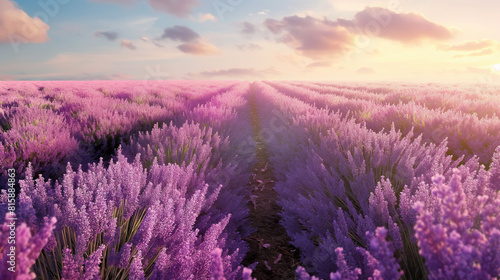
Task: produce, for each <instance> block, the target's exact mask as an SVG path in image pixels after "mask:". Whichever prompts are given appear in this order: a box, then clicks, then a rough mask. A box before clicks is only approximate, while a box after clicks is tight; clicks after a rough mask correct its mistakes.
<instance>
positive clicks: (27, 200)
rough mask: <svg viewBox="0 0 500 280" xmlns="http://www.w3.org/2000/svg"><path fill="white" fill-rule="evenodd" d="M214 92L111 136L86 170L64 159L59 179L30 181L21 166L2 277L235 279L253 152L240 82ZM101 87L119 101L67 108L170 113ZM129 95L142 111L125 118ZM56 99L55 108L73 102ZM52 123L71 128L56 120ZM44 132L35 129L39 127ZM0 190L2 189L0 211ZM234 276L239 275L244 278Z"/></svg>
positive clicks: (145, 114)
mask: <svg viewBox="0 0 500 280" xmlns="http://www.w3.org/2000/svg"><path fill="white" fill-rule="evenodd" d="M214 85H215V87H214V88H213V90H212V91H206V87H205V92H206V93H205V94H198V95H196V94H194V95H191V96H188V97H186V99H191V100H192V101H189V100H184V101H183V103H182V104H181V105H182V106H183V107H182V108H183V110H186V109H188V110H186V111H184V113H181V114H177V118H176V119H175V121H174V122H172V121H171V122H170V123H169V124H165V123H163V122H159V124H157V125H154V126H153V128H152V129H151V130H150V131H148V129H147V128H146V129H144V128H138V127H137V126H135V125H131V126H130V128H131V130H130V131H126V133H125V134H120V135H122V141H121V147H119V148H118V149H117V150H116V153H115V156H114V157H113V159H112V160H111V161H110V162H109V164H107V163H105V162H103V160H102V159H101V161H100V162H99V163H93V164H91V165H89V167H88V170H83V169H82V167H81V166H80V167H78V169H77V170H76V171H74V169H73V168H75V167H77V166H76V165H74V164H73V166H72V165H70V164H69V163H68V164H67V165H65V166H66V171H65V174H64V175H63V176H62V178H60V179H59V180H57V181H56V182H55V183H54V182H53V181H52V180H50V179H49V180H47V179H45V178H44V177H42V176H41V175H40V177H38V178H37V179H33V178H34V177H35V178H36V176H33V175H34V174H33V173H34V168H33V166H34V165H32V164H31V163H28V165H27V166H28V167H27V169H26V179H25V180H21V181H20V186H21V190H20V193H19V200H18V202H17V209H16V214H17V219H18V220H17V222H18V223H19V224H20V223H21V222H22V223H23V224H22V225H21V226H19V227H18V228H17V236H16V256H17V263H16V269H15V270H16V273H15V275H14V274H12V273H10V272H9V271H8V270H7V268H8V267H7V266H8V265H9V264H8V262H7V260H8V259H7V258H8V256H7V254H6V252H7V248H9V247H10V245H8V244H7V242H8V241H7V240H8V238H7V237H8V235H9V234H10V230H9V229H8V223H7V219H5V221H6V223H5V224H4V225H3V228H2V236H1V240H0V242H1V246H0V251H1V252H2V258H3V259H2V262H1V264H0V271H1V272H2V279H12V278H16V277H17V278H16V279H33V277H35V275H36V276H37V277H38V278H40V279H101V278H106V279H126V278H127V277H129V278H130V279H145V278H148V279H205V278H208V277H210V276H211V275H212V276H213V275H225V277H226V278H227V279H232V278H235V277H241V275H242V274H241V268H240V266H239V265H240V263H241V260H242V259H243V257H244V255H245V253H246V251H247V246H246V243H244V242H243V241H242V237H243V236H245V235H247V234H248V233H249V232H251V230H252V229H251V228H250V227H249V226H248V225H247V224H246V220H245V219H246V217H247V216H248V208H247V206H246V205H247V198H248V195H249V193H248V190H247V189H246V184H247V181H248V178H249V176H250V169H251V168H250V167H251V166H252V163H253V158H254V152H255V145H254V143H253V142H252V140H251V134H250V132H251V129H250V123H249V111H248V110H249V108H248V106H247V103H248V98H247V93H248V88H249V84H248V83H238V84H235V83H232V84H231V83H214ZM164 86H165V87H167V86H170V85H164ZM76 88H77V86H75V89H76ZM103 88H106V89H108V90H110V89H113V90H115V93H109V95H111V96H112V97H111V98H116V95H115V94H120V96H122V97H123V96H125V95H127V96H128V97H127V98H126V100H125V102H121V101H119V100H118V101H117V102H115V103H113V102H112V101H107V100H106V99H105V98H103V97H102V94H99V93H98V94H97V96H94V98H97V100H94V101H88V99H82V100H80V101H81V103H75V104H76V106H84V105H85V102H91V103H92V104H87V105H89V107H84V108H85V109H83V110H82V111H79V112H80V113H81V114H86V115H92V112H95V113H96V114H99V112H100V111H99V109H95V111H94V110H92V109H91V106H98V105H99V104H108V102H109V103H113V104H109V105H108V106H110V107H111V108H109V107H108V108H107V110H109V111H112V112H113V113H116V110H118V108H120V107H121V106H126V105H127V103H129V104H130V103H132V105H131V107H130V108H129V110H127V111H126V112H130V111H132V113H136V114H137V116H141V117H145V118H151V117H152V116H153V115H154V113H153V112H152V111H154V110H152V109H158V110H157V111H158V112H162V111H163V112H164V113H166V114H170V116H171V114H172V110H171V107H167V106H164V107H162V106H160V108H154V105H152V104H151V102H154V100H155V99H157V101H160V100H162V101H161V102H172V101H169V100H168V98H167V97H166V96H163V97H160V96H158V97H157V98H152V97H151V93H148V92H145V93H144V95H141V94H140V93H137V91H136V89H130V88H129V89H125V90H123V91H119V90H118V89H117V87H115V86H109V87H103ZM91 89H92V85H89V88H85V89H84V91H83V92H82V93H79V94H84V95H87V97H88V94H89V92H92V91H91ZM164 89H166V88H164ZM225 89H228V90H225ZM44 90H46V87H45V89H44ZM157 90H158V94H159V93H160V92H162V91H161V89H157ZM190 90H191V91H192V88H190ZM99 91H100V92H103V90H99ZM26 92H29V90H27V91H26ZM51 92H54V91H51ZM163 92H166V93H173V92H175V90H172V89H170V88H169V90H165V91H163ZM129 93H131V94H129ZM200 93H202V91H200ZM70 94H71V93H70ZM186 95H187V94H186ZM186 95H184V96H186ZM38 96H39V93H38V94H33V96H30V97H29V98H28V97H26V101H27V102H30V103H31V104H33V105H34V104H38V103H36V102H37V101H38V100H37V98H38ZM57 96H58V97H60V98H63V97H64V98H66V97H67V95H66V94H63V93H61V94H60V95H57ZM179 96H182V93H180V94H179ZM169 97H172V96H169ZM82 98H83V97H82ZM98 98H100V99H101V101H99V99H98ZM140 98H144V99H145V98H152V99H151V100H145V101H144V103H143V104H147V106H149V108H148V109H149V110H146V111H137V109H136V108H137V107H138V104H137V103H135V104H134V102H136V100H138V99H140ZM119 99H121V97H120V98H119ZM202 101H203V102H202ZM190 102H192V103H193V104H190ZM61 103H62V104H58V105H60V106H61V107H64V106H65V105H68V104H73V103H71V102H68V100H63V101H61ZM82 103H83V104H82ZM195 103H197V104H195ZM179 104H180V103H179ZM179 106H180V105H179ZM101 109H102V108H101ZM113 109H114V111H113ZM55 110H57V108H55ZM16 112H20V111H13V112H11V113H10V115H9V116H13V117H14V118H15V117H16ZM141 112H142V114H141ZM132 113H130V114H132ZM55 115H56V116H57V117H59V118H61V119H62V120H65V121H66V120H71V118H70V117H68V116H67V115H64V113H63V112H57V113H55ZM73 117H74V116H73ZM130 117H133V115H127V118H125V119H124V120H122V121H121V123H114V124H113V125H114V126H116V127H122V128H126V127H128V126H127V124H128V123H131V122H134V120H131V119H130ZM74 118H77V117H74ZM9 120H10V119H9ZM62 120H61V121H62ZM153 120H154V121H157V119H153ZM162 120H163V119H162ZM167 120H168V119H167ZM107 121H108V119H107V118H106V117H102V118H98V119H97V123H104V122H107ZM49 124H51V123H49ZM49 124H44V125H45V126H44V127H48V128H50V125H49ZM89 125H91V123H89ZM12 130H15V127H12V128H10V129H9V131H12ZM107 131H110V130H107ZM136 131H139V132H138V133H134V132H136ZM141 131H143V132H141ZM8 133H9V132H4V134H3V135H5V134H8ZM125 136H126V137H128V138H123V137H125ZM78 140H80V141H82V142H83V141H84V140H82V139H78ZM77 143H78V141H77ZM41 150H42V149H39V150H35V151H41ZM42 152H43V151H42ZM63 160H67V158H63V159H61V161H63ZM59 164H62V162H60V163H59ZM9 194H10V193H7V192H3V194H2V197H1V200H2V204H3V206H6V205H7V201H8V198H9ZM1 210H2V221H0V222H2V223H3V218H4V217H6V218H7V217H9V215H10V213H7V214H5V212H6V210H7V209H6V207H2V209H1ZM56 221H57V222H56ZM42 249H43V250H42ZM4 253H5V254H4ZM33 272H34V273H33ZM244 272H245V274H244V276H245V277H247V278H248V277H250V276H249V270H246V271H244Z"/></svg>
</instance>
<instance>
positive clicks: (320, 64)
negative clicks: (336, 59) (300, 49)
mask: <svg viewBox="0 0 500 280" xmlns="http://www.w3.org/2000/svg"><path fill="white" fill-rule="evenodd" d="M330 66H332V63H331V62H329V61H316V62H313V63H311V64H309V65H307V68H320V67H330Z"/></svg>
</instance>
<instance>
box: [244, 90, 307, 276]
mask: <svg viewBox="0 0 500 280" xmlns="http://www.w3.org/2000/svg"><path fill="white" fill-rule="evenodd" d="M250 106H251V116H250V117H251V121H252V128H253V133H254V139H255V141H256V143H257V163H256V164H255V169H254V174H253V175H252V178H250V182H249V187H250V188H251V189H252V201H250V202H249V204H248V207H249V208H250V221H251V223H252V226H253V227H254V228H256V229H257V231H256V232H254V233H253V234H252V235H251V236H250V237H248V238H246V241H247V242H248V244H249V246H250V251H249V252H248V253H247V255H246V257H245V259H244V260H243V265H245V266H249V265H251V264H252V263H255V262H259V264H258V265H257V267H256V268H255V269H254V271H253V273H252V276H253V277H256V278H257V279H258V280H265V279H287V280H290V279H295V269H296V267H297V265H298V264H299V261H298V260H299V254H298V251H297V250H296V249H295V247H293V246H292V245H290V241H291V239H290V237H289V236H288V235H287V233H286V230H285V229H284V228H283V226H281V224H280V219H281V217H280V215H279V213H280V211H281V207H280V206H279V205H278V204H277V203H276V198H277V193H276V192H275V191H274V185H275V181H276V180H275V177H274V174H273V169H272V166H271V164H270V163H269V156H268V152H267V149H266V146H265V144H264V141H263V139H262V135H261V133H260V132H261V125H260V119H259V115H258V113H257V107H256V104H255V100H254V94H253V92H252V89H251V92H250Z"/></svg>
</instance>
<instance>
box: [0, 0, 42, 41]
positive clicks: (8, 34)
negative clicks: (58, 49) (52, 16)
mask: <svg viewBox="0 0 500 280" xmlns="http://www.w3.org/2000/svg"><path fill="white" fill-rule="evenodd" d="M49 28H50V27H49V26H48V25H47V24H46V23H45V22H43V21H42V20H41V19H39V18H31V17H30V16H28V15H27V14H26V13H25V12H24V11H23V10H21V9H19V8H18V7H17V6H16V5H15V4H14V2H12V1H10V0H0V42H4V43H6V42H24V43H43V42H46V41H48V40H49V36H48V35H47V31H48V30H49Z"/></svg>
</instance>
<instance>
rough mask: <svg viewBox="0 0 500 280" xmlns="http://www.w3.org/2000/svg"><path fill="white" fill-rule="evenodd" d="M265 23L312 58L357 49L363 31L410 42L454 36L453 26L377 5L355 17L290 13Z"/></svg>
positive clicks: (280, 36)
mask: <svg viewBox="0 0 500 280" xmlns="http://www.w3.org/2000/svg"><path fill="white" fill-rule="evenodd" d="M264 25H265V27H266V28H267V29H268V30H269V31H270V32H271V33H272V34H273V35H275V36H276V37H277V38H278V41H279V42H281V43H284V44H286V45H288V46H289V47H291V48H293V49H295V50H296V51H297V52H298V53H299V54H301V55H303V56H306V57H309V58H312V59H324V58H332V57H336V56H341V55H342V54H343V53H345V52H346V51H348V50H351V49H352V48H353V46H354V45H355V38H356V36H358V35H360V34H361V35H367V36H370V37H377V38H384V39H389V40H393V41H398V42H402V43H408V44H410V43H411V44H415V43H420V42H422V41H426V40H427V41H429V40H430V41H438V40H447V39H450V38H452V37H453V35H454V32H453V31H452V30H451V29H449V28H447V27H445V26H442V25H439V24H436V23H433V22H431V21H429V20H428V19H426V18H425V17H423V16H422V15H419V14H414V13H401V14H398V13H395V12H393V11H390V10H388V9H384V8H373V7H367V8H365V9H364V10H363V11H361V12H359V13H357V14H356V15H355V17H354V19H352V20H346V19H340V18H339V19H337V20H335V21H332V20H329V19H327V18H323V19H318V18H315V17H312V16H306V17H300V16H289V17H285V18H283V19H282V20H275V19H267V20H266V21H265V22H264Z"/></svg>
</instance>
